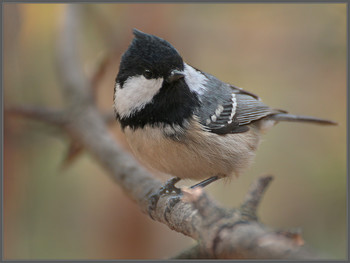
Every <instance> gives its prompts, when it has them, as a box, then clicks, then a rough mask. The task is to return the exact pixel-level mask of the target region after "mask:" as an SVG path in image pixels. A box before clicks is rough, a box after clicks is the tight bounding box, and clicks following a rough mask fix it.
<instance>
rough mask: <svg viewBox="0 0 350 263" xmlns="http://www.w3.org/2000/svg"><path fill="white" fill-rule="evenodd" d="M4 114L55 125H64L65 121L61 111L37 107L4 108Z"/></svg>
mask: <svg viewBox="0 0 350 263" xmlns="http://www.w3.org/2000/svg"><path fill="white" fill-rule="evenodd" d="M5 113H7V114H10V115H12V116H17V117H26V118H30V119H33V120H37V121H43V122H46V123H50V124H55V125H59V126H60V125H64V124H65V123H66V122H67V120H66V118H65V115H64V114H63V113H62V111H58V110H52V109H47V108H42V107H37V106H18V107H10V108H5Z"/></svg>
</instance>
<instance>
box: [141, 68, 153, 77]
mask: <svg viewBox="0 0 350 263" xmlns="http://www.w3.org/2000/svg"><path fill="white" fill-rule="evenodd" d="M143 76H144V77H145V78H146V79H151V78H152V77H153V72H152V71H150V70H149V69H145V71H144V72H143Z"/></svg>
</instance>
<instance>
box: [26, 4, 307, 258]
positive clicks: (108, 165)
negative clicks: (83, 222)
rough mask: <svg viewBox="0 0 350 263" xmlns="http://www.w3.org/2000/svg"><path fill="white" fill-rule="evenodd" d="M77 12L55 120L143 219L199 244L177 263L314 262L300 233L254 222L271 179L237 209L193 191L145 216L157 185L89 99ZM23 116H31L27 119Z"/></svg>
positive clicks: (66, 31) (61, 54)
mask: <svg viewBox="0 0 350 263" xmlns="http://www.w3.org/2000/svg"><path fill="white" fill-rule="evenodd" d="M80 11H81V10H80V6H79V5H68V6H67V8H66V11H65V15H64V17H63V21H62V23H61V28H60V34H59V36H58V40H59V41H58V45H57V54H56V58H57V68H58V72H59V74H60V79H61V80H62V91H63V94H64V99H65V101H67V103H68V104H67V109H66V110H64V111H62V112H61V113H60V114H58V115H59V116H60V118H59V119H62V120H64V122H65V125H64V126H65V131H67V132H68V133H69V135H70V136H73V137H74V138H75V139H76V140H77V142H78V143H79V144H81V145H83V146H84V148H85V149H87V150H88V151H89V152H90V153H92V154H93V156H94V157H95V158H96V160H98V161H99V162H100V164H101V165H102V167H104V168H105V169H106V170H107V171H108V173H109V175H111V177H112V178H113V179H114V180H115V181H116V183H118V184H119V185H120V187H121V188H122V189H123V190H124V191H125V193H126V194H127V195H128V196H129V197H130V198H131V199H133V200H134V201H135V202H136V203H137V204H138V205H139V207H140V209H141V210H142V211H143V212H144V213H145V214H149V216H151V218H152V219H154V220H155V221H158V222H161V223H164V224H166V225H167V226H168V227H169V228H170V229H173V230H175V231H177V232H180V233H182V234H184V235H187V236H189V237H192V238H193V239H195V240H197V241H198V244H197V245H196V246H195V247H193V248H191V249H189V250H187V251H185V252H183V253H181V254H180V255H178V256H176V257H175V258H221V259H227V258H250V259H253V258H259V259H278V258H279V259H282V258H283V259H287V258H288V259H292V258H293V259H299V258H304V259H305V258H311V257H314V256H313V255H311V254H310V253H309V252H307V251H306V250H305V249H304V248H303V247H301V245H302V242H300V239H301V236H300V234H299V233H294V234H293V233H292V232H287V231H284V232H281V231H279V232H278V231H273V230H271V229H270V228H268V227H266V226H264V225H263V224H261V223H260V222H258V221H257V217H256V210H257V207H258V205H259V203H260V200H261V198H262V195H263V193H264V191H265V189H266V187H267V186H268V184H269V183H270V181H271V179H272V177H271V176H265V177H261V178H258V179H257V181H256V182H254V183H253V184H252V186H251V188H250V190H249V192H248V194H247V196H246V197H245V200H244V202H243V204H242V206H241V207H239V208H237V209H230V210H228V209H225V208H223V207H221V206H219V205H218V204H217V203H216V202H215V201H214V200H212V199H211V198H210V197H209V196H208V195H207V194H206V193H205V192H204V191H203V190H202V189H201V188H197V189H183V191H182V195H166V196H161V197H160V199H159V200H158V203H157V206H156V207H155V209H154V210H150V211H149V209H148V208H149V205H150V200H151V198H150V197H151V196H152V194H153V193H154V192H156V191H157V190H158V189H159V188H160V187H161V182H160V181H159V180H158V179H155V178H154V177H153V176H152V175H151V174H149V172H148V171H147V170H146V169H145V168H143V167H142V166H141V165H140V164H139V163H138V162H137V161H136V160H135V159H134V158H133V157H132V156H131V155H130V154H128V153H126V152H125V151H124V150H123V149H122V148H121V146H120V145H118V144H117V143H116V141H115V140H114V139H113V137H112V136H111V134H110V133H109V131H108V129H107V126H106V121H105V118H104V117H103V115H102V114H101V113H100V112H99V111H98V109H97V107H96V105H95V103H94V101H93V99H92V98H93V96H92V89H91V85H92V84H91V82H89V81H88V78H87V77H86V76H84V74H83V71H82V66H81V64H80V62H79V57H78V55H77V54H78V52H77V36H78V35H79V34H78V32H80V30H79V29H78V22H79V21H80ZM112 86H113V84H111V88H112ZM111 101H112V100H111ZM25 111H28V112H31V113H30V114H29V113H28V114H25V113H24V112H25ZM25 111H24V112H23V110H22V113H21V114H22V115H26V116H29V117H33V116H37V117H38V116H41V117H40V118H39V119H41V120H45V121H47V122H48V123H56V122H57V121H53V120H54V119H55V118H57V117H55V116H56V112H52V111H47V112H46V113H47V114H46V113H43V112H45V111H43V110H42V109H40V110H39V111H34V110H33V109H27V110H25ZM62 114H63V115H62ZM44 116H45V117H44ZM51 118H52V119H51ZM301 240H302V239H301Z"/></svg>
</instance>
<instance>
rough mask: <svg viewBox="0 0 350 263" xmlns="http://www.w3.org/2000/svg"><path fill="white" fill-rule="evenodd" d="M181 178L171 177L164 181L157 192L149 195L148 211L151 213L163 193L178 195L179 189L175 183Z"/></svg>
mask: <svg viewBox="0 0 350 263" xmlns="http://www.w3.org/2000/svg"><path fill="white" fill-rule="evenodd" d="M180 180H181V179H180V178H179V177H174V178H171V179H170V180H168V181H166V182H165V184H164V185H163V186H162V187H161V188H160V189H159V190H158V192H157V193H155V194H153V195H151V197H150V203H149V207H148V213H149V214H150V215H151V212H152V211H154V210H155V208H156V207H157V203H158V200H159V198H160V197H161V196H163V195H170V194H171V195H180V194H181V189H180V188H177V187H176V186H175V184H176V183H177V182H178V181H180Z"/></svg>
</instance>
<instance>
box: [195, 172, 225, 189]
mask: <svg viewBox="0 0 350 263" xmlns="http://www.w3.org/2000/svg"><path fill="white" fill-rule="evenodd" d="M218 179H219V176H217V175H216V176H212V177H210V178H208V179H206V180H204V181H202V182H199V183H198V184H195V185H192V186H191V187H190V188H191V189H193V188H197V187H202V188H203V187H206V186H207V185H208V184H211V183H212V182H215V181H216V180H218Z"/></svg>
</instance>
